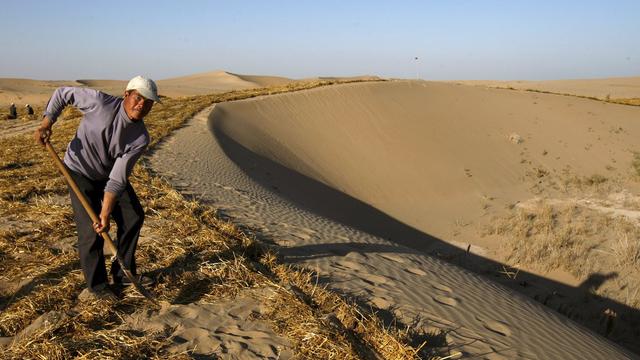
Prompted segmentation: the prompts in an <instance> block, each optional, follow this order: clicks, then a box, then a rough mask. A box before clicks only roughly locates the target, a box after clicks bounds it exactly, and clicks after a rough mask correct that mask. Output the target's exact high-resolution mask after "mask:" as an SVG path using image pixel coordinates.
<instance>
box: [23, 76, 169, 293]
mask: <svg viewBox="0 0 640 360" xmlns="http://www.w3.org/2000/svg"><path fill="white" fill-rule="evenodd" d="M154 102H160V99H159V98H158V89H157V87H156V84H155V82H153V80H151V79H147V78H144V77H142V76H136V77H134V78H133V79H131V81H129V83H128V84H127V87H126V89H125V91H124V98H120V97H115V96H111V95H107V94H105V93H103V92H100V91H96V90H93V89H88V88H81V87H61V88H58V89H56V90H55V91H54V93H53V95H52V96H51V99H50V100H49V102H48V103H47V107H46V109H45V111H44V117H43V119H42V124H41V125H40V127H39V128H38V129H37V130H36V132H35V134H34V135H35V139H36V141H37V142H38V143H39V144H40V145H43V146H44V145H45V144H46V143H47V142H48V141H49V138H50V137H51V126H52V125H53V124H54V123H55V122H56V120H57V119H58V116H59V115H60V113H61V112H62V110H63V109H64V108H65V107H66V106H67V105H73V106H75V107H76V108H78V109H79V110H80V111H81V112H82V113H83V117H82V121H81V122H80V125H79V126H78V129H77V131H76V134H75V137H74V138H73V139H72V140H71V142H70V143H69V145H68V146H67V152H66V154H65V156H64V164H65V166H66V167H67V168H68V169H69V170H70V171H69V172H70V173H71V177H72V178H73V179H74V180H75V182H76V183H77V185H78V187H79V188H80V190H81V192H82V193H84V195H85V196H86V198H87V200H88V201H89V203H90V204H91V207H92V208H93V209H94V211H95V212H96V214H99V215H98V217H99V220H100V221H99V222H95V223H94V222H93V221H92V220H91V218H90V217H89V215H88V214H87V212H86V211H85V210H84V208H83V206H82V204H81V202H80V200H79V199H78V197H77V196H76V194H75V193H74V192H73V191H71V189H70V191H69V193H70V196H71V205H72V207H73V214H74V220H75V222H76V229H77V232H78V251H79V253H80V254H79V255H80V267H81V268H82V272H83V274H84V279H85V281H86V282H87V289H85V290H83V292H82V293H81V294H80V299H81V300H84V299H91V298H109V299H114V298H115V295H114V293H113V291H112V289H111V288H110V285H109V282H108V277H107V271H106V267H105V258H104V253H103V252H102V249H103V244H104V240H103V238H102V237H101V236H100V235H99V234H100V233H102V232H108V231H109V226H110V219H111V217H112V216H113V219H114V220H115V222H116V224H117V226H118V233H117V239H116V241H114V242H115V244H116V246H117V250H118V252H119V253H120V254H122V258H123V259H124V266H126V267H128V268H129V270H131V273H133V274H134V275H135V276H137V277H138V280H139V282H140V283H141V284H142V285H149V284H151V283H153V280H152V279H151V278H149V277H147V276H138V275H136V261H135V251H136V247H137V244H138V238H139V236H140V229H141V228H142V223H143V221H144V209H143V207H142V205H141V204H140V201H139V200H138V197H137V195H136V193H135V191H134V190H133V187H132V186H131V184H130V183H129V175H130V174H131V171H132V170H133V166H134V165H135V163H136V162H137V161H138V159H139V158H140V156H141V155H142V153H143V152H144V150H145V149H146V148H147V145H149V133H148V131H147V128H146V127H145V124H144V122H143V118H144V117H145V116H146V115H147V114H148V113H149V111H151V108H152V107H153V104H154ZM110 272H111V277H112V281H113V283H114V285H116V286H124V285H129V284H130V283H129V281H128V279H127V278H126V277H125V276H124V273H123V271H122V269H121V268H120V264H119V263H118V262H117V261H113V262H112V264H111V271H110Z"/></svg>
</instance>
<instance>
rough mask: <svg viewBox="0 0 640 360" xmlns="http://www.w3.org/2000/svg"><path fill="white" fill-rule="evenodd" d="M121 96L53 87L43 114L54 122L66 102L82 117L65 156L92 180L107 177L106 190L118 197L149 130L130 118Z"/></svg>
mask: <svg viewBox="0 0 640 360" xmlns="http://www.w3.org/2000/svg"><path fill="white" fill-rule="evenodd" d="M122 102H123V99H122V98H118V97H115V96H111V95H107V94H105V93H103V92H100V91H96V90H93V89H87V88H79V87H61V88H58V89H56V91H55V92H54V93H53V96H51V99H50V100H49V103H48V104H47V108H46V110H45V113H44V115H46V116H48V117H49V119H50V120H51V121H52V122H55V121H56V120H57V118H58V116H59V115H60V113H61V112H62V110H63V109H64V107H65V106H67V105H73V106H75V107H76V108H78V109H79V110H80V111H81V112H82V113H83V114H84V117H83V118H82V121H81V122H80V126H79V127H78V130H77V132H76V136H75V137H74V138H73V140H71V142H70V143H69V146H68V147H67V153H66V154H65V156H64V163H65V164H66V165H67V166H68V167H69V168H70V169H71V170H73V171H75V172H78V173H80V174H82V175H84V176H86V177H88V178H89V179H92V180H108V181H107V184H106V186H105V189H104V190H105V191H108V192H111V193H114V194H116V196H120V194H122V192H123V191H124V189H125V188H126V186H127V181H128V178H129V175H130V174H131V171H132V170H133V166H134V165H135V163H136V161H138V159H139V158H140V156H141V155H142V152H143V151H144V149H145V148H146V147H147V145H149V133H148V132H147V128H146V127H145V125H144V122H142V120H139V121H131V120H130V119H129V117H128V116H127V113H126V112H125V110H124V107H123V104H122Z"/></svg>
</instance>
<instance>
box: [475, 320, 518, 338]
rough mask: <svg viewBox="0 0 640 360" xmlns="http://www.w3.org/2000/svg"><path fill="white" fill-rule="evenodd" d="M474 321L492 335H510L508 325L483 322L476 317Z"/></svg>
mask: <svg viewBox="0 0 640 360" xmlns="http://www.w3.org/2000/svg"><path fill="white" fill-rule="evenodd" d="M476 319H477V320H478V321H480V322H481V323H482V326H484V327H485V328H486V329H487V330H491V331H493V332H494V333H496V334H500V335H502V336H510V335H511V328H510V327H509V324H507V323H505V322H502V321H496V320H484V319H482V318H480V317H477V316H476Z"/></svg>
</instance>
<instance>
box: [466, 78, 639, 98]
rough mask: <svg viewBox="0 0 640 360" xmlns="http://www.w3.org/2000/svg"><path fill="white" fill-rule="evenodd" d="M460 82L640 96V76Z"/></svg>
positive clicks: (574, 93) (573, 93)
mask: <svg viewBox="0 0 640 360" xmlns="http://www.w3.org/2000/svg"><path fill="white" fill-rule="evenodd" d="M455 82H456V83H460V84H467V85H479V86H489V87H496V88H514V89H519V90H528V89H531V90H536V91H548V92H553V93H558V94H572V95H579V96H589V97H596V98H599V99H606V98H607V97H609V98H612V99H616V98H638V97H640V77H618V78H605V79H573V80H542V81H528V80H505V81H497V80H461V81H455Z"/></svg>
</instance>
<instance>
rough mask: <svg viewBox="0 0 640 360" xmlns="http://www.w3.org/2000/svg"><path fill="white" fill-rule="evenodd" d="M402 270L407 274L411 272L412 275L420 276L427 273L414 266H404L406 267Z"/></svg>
mask: <svg viewBox="0 0 640 360" xmlns="http://www.w3.org/2000/svg"><path fill="white" fill-rule="evenodd" d="M404 271H406V272H408V273H409V274H413V275H420V276H425V275H427V272H426V271H423V270H422V269H418V268H415V267H410V268H406V269H404Z"/></svg>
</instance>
